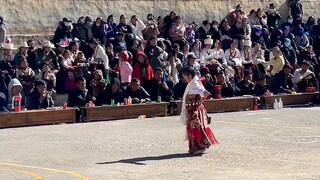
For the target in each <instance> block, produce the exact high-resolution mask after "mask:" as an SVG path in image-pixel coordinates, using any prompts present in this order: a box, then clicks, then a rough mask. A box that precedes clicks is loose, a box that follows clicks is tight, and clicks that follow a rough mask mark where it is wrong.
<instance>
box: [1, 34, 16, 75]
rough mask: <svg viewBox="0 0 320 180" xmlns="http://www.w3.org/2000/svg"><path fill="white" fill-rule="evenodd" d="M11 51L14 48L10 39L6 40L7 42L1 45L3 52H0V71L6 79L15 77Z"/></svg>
mask: <svg viewBox="0 0 320 180" xmlns="http://www.w3.org/2000/svg"><path fill="white" fill-rule="evenodd" d="M13 49H14V48H13V43H12V41H11V39H7V41H6V42H5V43H4V44H3V51H2V52H0V71H1V72H2V73H3V74H5V75H6V76H8V77H7V78H9V77H11V78H14V77H15V62H14V54H13V53H12V50H13ZM11 78H9V79H11Z"/></svg>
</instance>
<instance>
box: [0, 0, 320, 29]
mask: <svg viewBox="0 0 320 180" xmlns="http://www.w3.org/2000/svg"><path fill="white" fill-rule="evenodd" d="M301 1H302V2H303V5H304V9H305V11H306V14H305V16H308V15H310V14H315V15H317V16H316V17H318V16H319V15H320V13H319V11H318V9H317V8H318V7H320V0H301ZM270 2H275V3H276V4H277V6H278V8H279V10H280V12H281V14H282V16H283V17H286V16H287V15H288V7H287V5H286V0H160V1H156V0H0V12H1V15H2V16H3V17H4V18H5V20H6V23H7V26H8V29H9V34H20V33H21V34H47V33H52V31H53V30H54V29H55V27H56V25H57V23H58V21H59V19H61V18H62V17H64V16H68V17H70V18H71V19H73V20H76V19H77V18H78V17H79V16H81V15H91V16H93V17H96V16H100V15H101V16H103V17H105V18H106V17H107V15H109V14H114V15H115V16H116V17H119V16H120V14H123V13H124V14H127V15H128V16H131V15H133V14H137V15H138V16H140V17H141V19H145V18H146V15H147V14H148V13H150V12H152V13H154V14H155V15H156V16H157V15H160V14H161V15H166V14H167V13H168V12H169V11H170V10H176V11H177V12H178V13H179V14H180V15H182V16H183V17H184V19H185V21H186V22H192V21H195V22H197V23H200V22H202V21H203V20H204V19H209V20H213V19H219V20H220V19H221V18H224V17H225V16H226V15H227V13H228V12H229V11H230V10H231V9H233V8H234V7H235V5H236V4H237V3H241V4H242V5H243V7H244V10H245V11H246V12H249V11H250V9H253V8H255V9H257V8H258V7H261V8H266V7H267V5H268V4H269V3H270ZM117 19H118V18H117Z"/></svg>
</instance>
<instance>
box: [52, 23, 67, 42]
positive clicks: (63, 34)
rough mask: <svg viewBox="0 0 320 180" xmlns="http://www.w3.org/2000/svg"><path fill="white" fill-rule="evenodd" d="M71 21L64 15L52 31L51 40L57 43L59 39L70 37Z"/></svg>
mask: <svg viewBox="0 0 320 180" xmlns="http://www.w3.org/2000/svg"><path fill="white" fill-rule="evenodd" d="M71 30H72V21H71V19H70V18H68V17H64V18H63V19H62V21H60V22H59V25H58V27H57V29H56V31H55V32H54V36H53V39H52V42H53V43H54V44H56V43H59V42H60V40H61V39H64V38H71Z"/></svg>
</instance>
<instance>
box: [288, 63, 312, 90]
mask: <svg viewBox="0 0 320 180" xmlns="http://www.w3.org/2000/svg"><path fill="white" fill-rule="evenodd" d="M310 66H311V63H310V62H309V61H306V60H305V61H303V62H302V64H301V68H299V69H297V70H296V71H295V72H294V74H293V83H294V87H295V89H296V90H297V91H299V92H305V91H306V88H307V87H317V84H318V82H317V79H316V77H315V74H314V73H313V72H312V71H311V70H309V68H310Z"/></svg>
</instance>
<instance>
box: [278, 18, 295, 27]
mask: <svg viewBox="0 0 320 180" xmlns="http://www.w3.org/2000/svg"><path fill="white" fill-rule="evenodd" d="M286 26H287V27H290V29H293V27H294V25H293V18H292V15H289V16H288V17H287V21H286V22H284V23H282V25H281V29H283V28H284V27H286Z"/></svg>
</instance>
